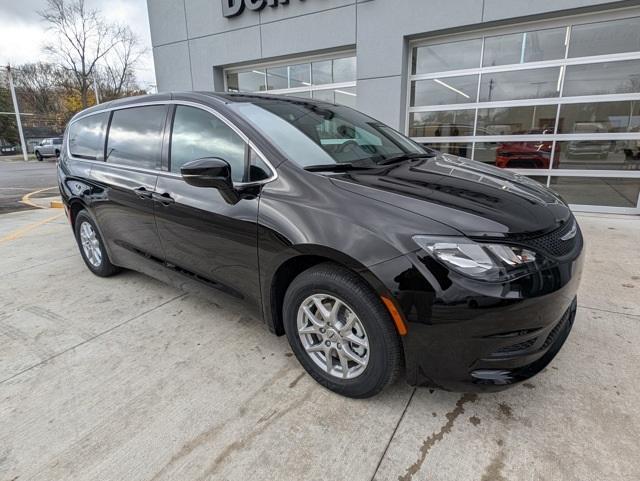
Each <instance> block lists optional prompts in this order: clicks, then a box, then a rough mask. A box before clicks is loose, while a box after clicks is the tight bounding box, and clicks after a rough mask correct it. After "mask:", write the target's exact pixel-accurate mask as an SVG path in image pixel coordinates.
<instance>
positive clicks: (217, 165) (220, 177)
mask: <svg viewBox="0 0 640 481" xmlns="http://www.w3.org/2000/svg"><path fill="white" fill-rule="evenodd" d="M180 174H182V178H183V179H184V181H185V182H186V183H187V184H189V185H193V186H195V187H213V188H214V189H218V190H219V191H220V194H221V195H222V197H223V198H224V199H225V201H227V202H229V203H230V204H235V203H237V202H238V200H239V198H240V197H239V195H238V193H237V192H236V190H235V189H234V187H233V181H232V180H231V166H230V165H229V162H227V161H226V160H223V159H220V158H218V157H206V158H204V159H198V160H192V161H191V162H187V163H186V164H184V165H183V166H182V168H181V169H180Z"/></svg>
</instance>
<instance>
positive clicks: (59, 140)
mask: <svg viewBox="0 0 640 481" xmlns="http://www.w3.org/2000/svg"><path fill="white" fill-rule="evenodd" d="M61 143H62V139H53V145H60V144H61Z"/></svg>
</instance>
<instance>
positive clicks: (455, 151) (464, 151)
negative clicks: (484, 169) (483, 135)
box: [422, 142, 472, 159]
mask: <svg viewBox="0 0 640 481" xmlns="http://www.w3.org/2000/svg"><path fill="white" fill-rule="evenodd" d="M422 145H424V146H425V147H428V148H430V149H435V150H439V151H440V152H442V153H443V154H451V155H457V156H459V157H466V158H468V159H470V158H471V150H472V149H471V147H472V144H471V142H464V143H462V142H455V143H454V142H433V143H424V144H422Z"/></svg>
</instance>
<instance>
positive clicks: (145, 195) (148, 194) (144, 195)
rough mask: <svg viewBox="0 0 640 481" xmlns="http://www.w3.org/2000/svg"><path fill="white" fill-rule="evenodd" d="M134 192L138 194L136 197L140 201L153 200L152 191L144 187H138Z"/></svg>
mask: <svg viewBox="0 0 640 481" xmlns="http://www.w3.org/2000/svg"><path fill="white" fill-rule="evenodd" d="M133 191H134V192H135V193H136V195H137V196H138V197H139V198H140V199H151V198H153V192H152V191H150V190H147V189H146V188H144V187H138V188H137V189H133Z"/></svg>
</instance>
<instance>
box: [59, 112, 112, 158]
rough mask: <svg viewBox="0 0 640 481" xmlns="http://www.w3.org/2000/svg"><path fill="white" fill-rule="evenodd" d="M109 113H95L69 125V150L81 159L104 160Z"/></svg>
mask: <svg viewBox="0 0 640 481" xmlns="http://www.w3.org/2000/svg"><path fill="white" fill-rule="evenodd" d="M108 120H109V113H102V114H95V115H90V116H88V117H85V118H84V119H80V120H78V121H77V122H74V123H73V124H71V126H70V127H69V151H70V152H71V155H73V156H75V157H79V158H81V159H88V160H103V158H104V135H105V131H106V127H107V121H108Z"/></svg>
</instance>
